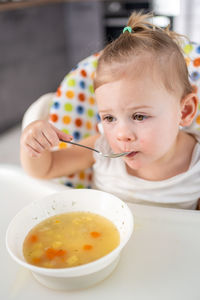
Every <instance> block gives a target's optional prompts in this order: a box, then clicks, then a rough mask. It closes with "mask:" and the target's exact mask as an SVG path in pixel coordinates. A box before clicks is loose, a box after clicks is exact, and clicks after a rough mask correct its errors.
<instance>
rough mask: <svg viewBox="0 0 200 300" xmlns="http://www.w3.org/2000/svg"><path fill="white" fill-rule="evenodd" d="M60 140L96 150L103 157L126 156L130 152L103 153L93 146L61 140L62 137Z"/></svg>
mask: <svg viewBox="0 0 200 300" xmlns="http://www.w3.org/2000/svg"><path fill="white" fill-rule="evenodd" d="M60 141H61V142H64V143H68V144H72V145H76V146H79V147H83V148H86V149H89V150H92V151H95V152H97V153H98V154H100V155H102V156H104V157H109V158H117V157H122V156H126V155H128V154H130V153H131V152H121V153H109V154H104V153H102V152H100V151H99V150H97V149H94V148H91V147H88V146H84V145H81V144H78V143H75V142H71V141H65V140H62V139H60Z"/></svg>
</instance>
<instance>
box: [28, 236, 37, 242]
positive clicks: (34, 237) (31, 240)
mask: <svg viewBox="0 0 200 300" xmlns="http://www.w3.org/2000/svg"><path fill="white" fill-rule="evenodd" d="M29 241H30V242H31V243H36V242H37V241H38V236H37V235H36V234H32V235H31V236H30V238H29Z"/></svg>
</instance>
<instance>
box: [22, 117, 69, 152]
mask: <svg viewBox="0 0 200 300" xmlns="http://www.w3.org/2000/svg"><path fill="white" fill-rule="evenodd" d="M60 138H61V139H65V140H67V141H70V140H72V136H70V135H67V134H66V133H64V132H62V131H61V130H59V129H57V128H56V127H54V126H53V125H52V124H50V123H49V122H47V121H43V120H38V121H34V122H32V123H31V124H29V125H28V126H27V127H26V128H25V129H24V131H23V133H22V136H21V147H23V148H24V149H25V150H26V151H27V152H28V153H29V155H30V156H31V157H38V156H40V155H41V154H42V152H44V151H45V150H48V151H50V149H51V148H52V147H55V146H58V144H59V139H60Z"/></svg>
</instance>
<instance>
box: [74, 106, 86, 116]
mask: <svg viewBox="0 0 200 300" xmlns="http://www.w3.org/2000/svg"><path fill="white" fill-rule="evenodd" d="M76 111H77V113H78V114H79V115H82V114H83V113H84V111H85V108H84V107H83V106H82V105H78V106H77V107H76Z"/></svg>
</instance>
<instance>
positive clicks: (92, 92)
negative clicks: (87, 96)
mask: <svg viewBox="0 0 200 300" xmlns="http://www.w3.org/2000/svg"><path fill="white" fill-rule="evenodd" d="M88 89H89V92H90V93H91V94H94V86H93V85H89V87H88Z"/></svg>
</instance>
